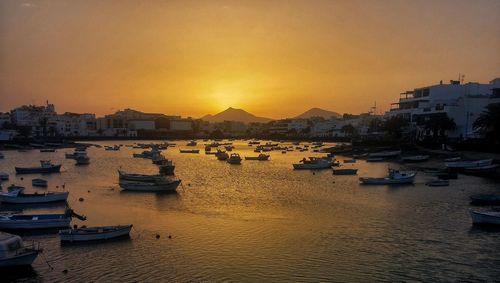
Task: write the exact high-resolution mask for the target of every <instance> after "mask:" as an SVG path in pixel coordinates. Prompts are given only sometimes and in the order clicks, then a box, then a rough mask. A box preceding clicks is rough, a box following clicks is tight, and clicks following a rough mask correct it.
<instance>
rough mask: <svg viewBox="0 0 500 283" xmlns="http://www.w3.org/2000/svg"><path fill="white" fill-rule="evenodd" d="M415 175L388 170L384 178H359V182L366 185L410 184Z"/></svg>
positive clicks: (412, 172) (415, 173)
mask: <svg viewBox="0 0 500 283" xmlns="http://www.w3.org/2000/svg"><path fill="white" fill-rule="evenodd" d="M416 175H417V172H416V171H400V170H395V169H389V175H388V176H387V177H384V178H374V177H360V178H359V180H360V181H361V183H363V184H367V185H391V184H411V183H413V181H414V180H415V176H416Z"/></svg>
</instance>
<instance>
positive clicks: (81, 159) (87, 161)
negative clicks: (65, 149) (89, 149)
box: [75, 155, 90, 165]
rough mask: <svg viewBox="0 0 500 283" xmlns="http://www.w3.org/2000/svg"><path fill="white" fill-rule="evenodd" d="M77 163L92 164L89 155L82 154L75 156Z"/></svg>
mask: <svg viewBox="0 0 500 283" xmlns="http://www.w3.org/2000/svg"><path fill="white" fill-rule="evenodd" d="M75 161H76V165H88V164H90V158H89V157H88V156H87V155H80V156H77V157H75Z"/></svg>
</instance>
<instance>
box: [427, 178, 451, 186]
mask: <svg viewBox="0 0 500 283" xmlns="http://www.w3.org/2000/svg"><path fill="white" fill-rule="evenodd" d="M425 185H426V186H428V187H446V186H449V185H450V181H448V180H432V181H429V182H426V183H425Z"/></svg>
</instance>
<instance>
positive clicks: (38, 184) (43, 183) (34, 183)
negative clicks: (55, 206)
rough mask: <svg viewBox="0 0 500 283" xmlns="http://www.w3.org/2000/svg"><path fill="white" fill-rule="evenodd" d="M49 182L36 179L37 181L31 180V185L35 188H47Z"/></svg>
mask: <svg viewBox="0 0 500 283" xmlns="http://www.w3.org/2000/svg"><path fill="white" fill-rule="evenodd" d="M48 183H49V182H47V180H44V179H40V178H36V179H33V180H31V185H32V186H33V187H44V188H45V187H47V185H48Z"/></svg>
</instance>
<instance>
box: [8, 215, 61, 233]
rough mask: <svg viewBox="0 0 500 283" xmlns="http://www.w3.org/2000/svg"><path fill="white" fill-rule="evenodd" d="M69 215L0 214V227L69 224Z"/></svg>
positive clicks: (53, 226) (58, 226)
mask: <svg viewBox="0 0 500 283" xmlns="http://www.w3.org/2000/svg"><path fill="white" fill-rule="evenodd" d="M70 222H71V216H68V215H66V214H29V215H26V214H16V215H0V229H49V228H63V227H64V228H65V227H68V226H69V223H70Z"/></svg>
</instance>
